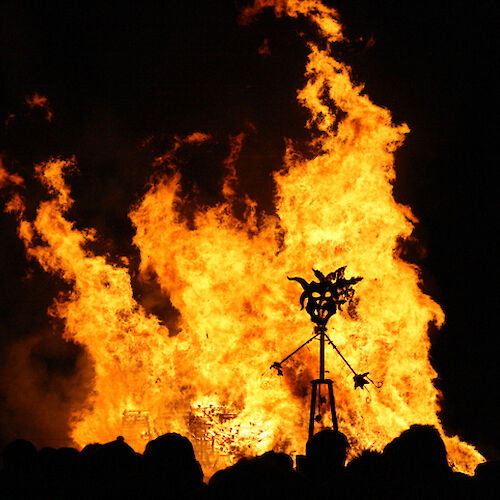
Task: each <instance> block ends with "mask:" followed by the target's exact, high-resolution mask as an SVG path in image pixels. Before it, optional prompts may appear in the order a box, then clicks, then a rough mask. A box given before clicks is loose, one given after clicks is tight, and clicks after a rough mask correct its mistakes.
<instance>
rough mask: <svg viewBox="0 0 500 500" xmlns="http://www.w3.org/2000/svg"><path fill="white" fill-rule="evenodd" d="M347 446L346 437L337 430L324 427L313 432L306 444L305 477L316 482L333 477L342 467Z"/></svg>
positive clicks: (322, 481)
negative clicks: (315, 432)
mask: <svg viewBox="0 0 500 500" xmlns="http://www.w3.org/2000/svg"><path fill="white" fill-rule="evenodd" d="M348 448H349V443H348V441H347V438H346V437H345V435H344V434H342V433H341V432H339V431H336V430H333V429H324V430H322V431H320V432H318V433H317V434H315V435H314V436H313V437H312V438H311V439H309V441H307V444H306V460H305V464H304V465H305V467H304V471H303V472H304V473H305V475H306V477H308V478H309V479H310V480H313V481H315V482H318V484H319V483H324V482H325V481H329V480H331V479H333V478H334V477H335V476H337V475H338V474H340V473H341V472H342V471H343V469H344V464H345V459H346V457H347V450H348Z"/></svg>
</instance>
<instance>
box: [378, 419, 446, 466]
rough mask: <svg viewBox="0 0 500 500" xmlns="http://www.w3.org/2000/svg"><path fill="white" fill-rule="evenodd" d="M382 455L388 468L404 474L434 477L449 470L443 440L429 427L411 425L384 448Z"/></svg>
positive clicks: (435, 430)
mask: <svg viewBox="0 0 500 500" xmlns="http://www.w3.org/2000/svg"><path fill="white" fill-rule="evenodd" d="M383 455H384V458H385V460H386V461H387V462H388V465H390V467H392V468H394V469H395V470H398V471H399V472H401V473H404V474H412V475H413V474H414V473H415V472H416V471H419V474H421V475H428V474H431V475H436V474H442V473H445V472H447V471H449V470H450V469H449V466H448V460H447V458H446V448H445V446H444V443H443V440H442V439H441V436H440V435H439V432H438V431H437V429H436V428H435V427H433V426H431V425H412V426H411V427H410V428H409V429H408V430H406V431H404V432H403V433H402V434H401V435H400V436H398V437H397V438H396V439H394V440H393V441H391V442H390V443H389V444H388V445H387V446H386V447H385V449H384V452H383Z"/></svg>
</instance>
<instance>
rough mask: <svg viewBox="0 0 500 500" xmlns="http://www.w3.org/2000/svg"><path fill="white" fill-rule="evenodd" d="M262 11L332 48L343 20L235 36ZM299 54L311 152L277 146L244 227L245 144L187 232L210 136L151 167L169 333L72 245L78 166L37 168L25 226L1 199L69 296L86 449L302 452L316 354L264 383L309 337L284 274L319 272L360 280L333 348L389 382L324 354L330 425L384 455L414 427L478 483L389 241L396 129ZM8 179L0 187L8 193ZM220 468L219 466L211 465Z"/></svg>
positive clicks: (394, 235)
mask: <svg viewBox="0 0 500 500" xmlns="http://www.w3.org/2000/svg"><path fill="white" fill-rule="evenodd" d="M264 7H273V8H274V9H275V12H276V14H277V15H278V16H280V15H288V16H292V17H297V16H299V15H301V16H306V17H307V18H308V19H309V20H310V21H311V23H313V24H314V25H316V27H317V29H318V32H319V33H320V34H321V35H322V36H323V38H324V39H327V40H329V42H330V44H332V46H333V43H334V42H336V41H338V40H341V39H342V30H341V25H340V24H339V22H338V21H337V14H336V12H335V11H334V10H333V9H330V8H328V7H325V6H323V5H322V4H321V3H320V2H318V1H313V0H306V1H300V2H299V1H298V0H297V1H292V0H290V1H285V0H281V1H280V0H275V1H271V0H261V1H256V2H255V5H254V6H253V7H251V8H248V9H245V10H244V11H243V13H242V17H241V20H242V22H250V20H251V18H252V17H253V16H255V15H257V14H258V13H259V12H260V11H261V10H262V9H263V8H264ZM308 46H309V49H310V53H309V58H308V63H307V68H306V75H307V84H306V85H305V87H304V88H303V89H302V90H300V91H299V92H298V101H299V103H300V105H302V106H304V107H305V108H306V109H307V110H308V111H309V113H310V122H309V127H311V128H312V129H313V130H314V131H316V132H317V134H316V137H317V138H316V146H317V147H318V150H319V151H320V153H319V154H318V155H317V156H316V157H315V158H313V159H307V160H306V159H303V158H301V157H300V155H299V154H298V153H297V152H295V151H294V150H293V146H292V145H289V146H288V149H287V153H286V156H285V158H284V166H283V168H281V169H280V170H278V171H276V172H275V173H274V181H275V187H276V199H275V207H276V210H275V214H274V215H267V216H265V217H264V218H263V220H262V221H259V222H257V219H256V216H255V206H256V205H255V202H254V201H253V200H251V199H249V198H248V197H246V198H245V199H244V200H243V202H244V203H245V206H246V215H245V219H244V221H241V220H240V219H238V218H236V216H235V215H234V212H233V205H234V203H235V201H236V196H237V194H236V193H237V191H236V189H235V186H236V184H237V171H236V167H235V162H236V160H237V158H238V154H239V151H240V150H241V147H242V144H243V141H244V135H243V134H240V135H238V136H236V137H233V138H231V139H230V142H231V152H230V155H229V157H228V159H227V160H226V162H225V167H226V171H227V175H226V178H225V180H224V183H223V186H222V189H221V191H222V195H223V199H224V201H221V202H220V203H219V204H217V205H215V206H211V207H203V208H200V209H199V210H198V211H197V212H196V213H195V216H194V221H193V222H190V223H189V224H188V223H187V221H186V220H184V219H183V216H182V213H183V210H182V207H183V199H182V197H181V194H180V187H179V186H180V181H181V175H180V173H179V171H178V170H177V169H176V168H175V164H176V153H177V151H178V149H179V148H180V147H181V146H182V147H196V146H197V145H198V144H200V143H202V142H204V141H207V140H210V136H209V135H208V134H202V133H199V132H196V133H194V134H192V135H190V136H188V137H187V138H176V140H175V145H174V147H173V148H172V150H170V151H168V152H166V153H165V154H164V155H162V156H160V157H158V158H157V159H156V160H155V165H160V164H168V165H169V166H170V170H171V173H170V174H169V175H164V176H162V177H160V178H157V179H156V180H155V181H154V182H153V184H152V185H151V187H150V188H149V190H148V191H147V193H146V194H145V195H144V197H143V198H142V199H141V200H140V202H139V203H138V204H137V205H136V206H135V207H134V208H133V209H132V210H131V212H130V219H131V222H132V224H133V225H134V227H135V229H136V235H135V237H134V240H133V244H134V245H136V246H137V248H138V249H139V250H140V256H141V264H140V271H141V273H142V276H143V277H144V279H154V280H157V282H158V283H159V284H160V286H161V289H162V290H163V292H164V293H165V300H167V296H168V298H169V299H170V301H171V303H172V305H173V306H174V307H175V308H176V309H177V311H179V313H180V324H179V327H180V332H179V333H178V334H177V335H173V334H171V332H169V331H168V328H167V327H166V326H164V325H163V324H162V323H161V322H160V321H159V319H158V318H157V317H155V316H154V315H151V314H147V313H146V311H145V310H144V308H143V307H142V306H141V305H140V304H138V303H137V302H136V300H135V299H134V297H133V293H132V287H131V281H130V273H129V269H128V265H127V262H126V259H124V262H123V265H117V264H112V263H110V262H108V261H107V259H106V258H105V256H101V255H95V254H94V253H92V252H90V251H89V250H87V249H86V243H87V242H89V241H92V240H93V239H95V238H96V234H95V231H94V230H92V229H88V230H82V231H80V230H78V229H77V228H76V227H75V225H74V224H73V222H71V221H70V220H68V218H67V216H66V212H67V210H68V209H69V207H70V206H71V204H72V203H73V200H72V198H71V193H70V188H69V186H68V185H67V183H66V182H65V180H64V175H65V172H67V171H68V169H70V168H74V165H75V162H76V160H73V159H71V160H62V159H53V160H50V161H48V162H46V163H43V164H40V165H38V166H37V168H36V172H37V175H38V176H39V178H40V179H41V181H42V182H43V184H44V185H45V186H46V188H47V189H48V191H49V192H50V193H51V194H52V198H51V199H49V200H48V201H43V202H42V203H41V204H40V206H39V208H38V211H37V216H36V218H35V220H34V221H28V220H25V219H24V216H23V212H22V202H21V201H20V198H16V199H15V200H14V201H12V202H11V204H10V209H11V210H16V211H17V212H18V214H19V220H20V226H19V227H20V229H19V235H20V237H21V238H22V239H23V241H24V242H25V245H26V248H27V252H28V255H29V256H31V257H32V258H35V259H36V260H38V262H39V263H40V265H41V266H42V267H43V268H44V269H45V270H46V271H47V272H50V273H55V274H57V275H59V276H61V277H62V278H63V279H64V280H65V281H66V282H68V283H69V284H71V286H72V291H71V293H70V295H69V296H67V297H60V298H58V299H56V300H55V301H54V305H53V307H52V308H51V311H50V313H51V314H53V315H55V316H57V317H59V318H61V319H63V320H64V322H65V337H66V339H67V340H68V341H73V342H77V343H79V344H81V345H83V346H85V348H86V349H87V351H88V353H89V355H90V357H91V358H92V359H93V360H94V363H95V385H94V390H93V393H92V395H91V397H90V401H89V406H88V409H87V410H86V411H85V412H82V413H79V414H76V415H74V424H73V434H72V437H73V439H74V440H75V441H76V442H77V443H78V444H79V445H81V446H83V445H85V444H87V443H89V442H95V441H100V442H105V441H109V440H112V439H114V438H116V436H117V435H119V434H123V435H124V436H125V438H126V439H127V441H128V442H129V443H130V444H131V445H132V446H134V447H135V448H136V449H137V450H138V451H142V450H143V448H144V445H145V444H146V443H147V441H148V440H149V439H151V438H153V437H156V436H157V435H159V434H162V433H164V432H171V431H175V432H180V433H182V434H185V435H187V436H189V437H190V438H192V439H193V440H195V441H196V440H198V442H195V447H196V446H199V447H202V446H205V445H206V446H209V447H211V446H213V448H214V450H215V453H214V455H213V456H209V457H208V458H207V459H206V461H205V463H204V467H205V470H206V471H210V470H213V469H215V468H217V467H218V466H221V465H222V464H225V463H226V462H224V460H226V461H227V460H229V461H230V460H232V459H234V458H235V457H238V456H241V455H246V454H259V453H263V452H265V451H267V450H269V449H274V450H276V451H278V450H279V451H285V452H287V453H291V454H296V453H303V452H304V449H305V441H306V439H307V426H308V416H309V414H308V407H309V397H310V396H309V394H310V393H309V391H310V380H311V379H313V378H316V376H317V370H318V367H317V352H316V351H317V348H316V344H315V343H312V344H311V345H310V348H309V349H303V350H302V351H301V352H300V353H299V354H297V356H296V357H295V358H293V360H291V361H290V362H289V363H287V364H286V365H284V377H283V378H281V377H276V376H275V375H274V372H271V371H270V370H269V367H270V366H271V365H272V364H273V362H274V361H277V360H279V359H281V358H282V357H283V356H284V355H286V354H288V353H289V352H291V351H293V350H294V349H295V348H296V347H297V346H298V345H300V344H301V343H302V342H304V341H305V340H306V339H307V338H308V335H310V334H312V324H311V323H310V321H309V319H308V317H307V315H306V314H305V313H304V312H303V311H300V306H299V304H298V298H299V295H300V289H299V287H297V284H296V283H293V282H290V281H288V280H287V279H286V276H287V275H288V276H302V277H305V278H306V279H307V280H308V281H309V280H310V279H312V278H313V276H312V271H311V269H312V268H313V267H314V268H316V269H320V270H322V271H323V272H324V273H325V274H326V273H328V272H330V271H333V270H335V269H337V268H338V267H340V266H343V265H346V264H347V266H348V267H347V275H348V276H349V277H350V276H362V277H363V278H364V279H363V281H361V282H360V283H359V284H358V285H357V286H356V300H355V302H354V310H352V309H351V310H350V311H343V312H339V313H338V314H337V315H335V316H334V317H333V318H332V319H331V320H330V322H329V325H328V326H329V336H330V338H331V339H332V340H333V342H335V344H336V345H337V346H338V347H339V349H340V350H341V351H342V353H343V354H344V356H345V357H346V358H347V359H348V360H349V362H350V363H351V364H352V365H353V366H354V367H355V368H357V369H358V371H368V370H369V371H370V376H372V377H373V378H374V379H376V380H379V381H383V385H382V387H381V388H380V389H379V390H377V389H375V388H374V387H373V386H368V388H369V391H370V392H368V391H366V390H365V391H355V390H354V387H353V383H352V374H351V373H350V371H349V370H348V368H347V367H346V366H345V365H344V364H343V363H342V361H341V360H340V359H339V357H338V356H337V355H336V354H335V353H334V352H333V350H331V349H329V348H328V350H327V357H326V368H327V370H329V374H328V376H329V377H330V378H332V379H333V381H334V391H335V397H336V403H337V414H338V420H339V429H340V430H341V431H342V432H344V433H345V434H346V435H347V437H348V439H349V441H350V443H351V447H352V452H353V453H354V454H356V453H358V452H359V451H361V450H362V449H366V448H371V449H377V450H381V449H382V448H383V447H384V446H385V444H387V443H388V442H389V441H390V440H392V439H393V438H395V437H396V436H398V435H399V434H400V433H401V432H402V431H403V430H405V429H407V428H408V427H409V426H410V425H411V424H415V423H419V424H431V425H434V426H436V427H437V428H438V429H440V432H441V434H442V436H443V439H444V441H445V444H446V447H447V450H448V455H449V459H450V462H452V463H453V464H454V465H455V466H456V468H457V469H458V470H460V471H463V472H467V473H472V472H473V471H474V468H475V466H476V465H477V464H478V463H479V462H481V461H483V458H482V457H481V455H480V454H479V453H478V452H477V451H476V450H475V449H474V448H473V447H472V446H471V445H469V444H467V443H464V442H462V441H460V440H459V439H458V438H457V437H453V438H450V437H446V436H445V435H444V433H443V431H442V428H441V424H440V421H439V419H438V417H437V412H438V410H439V404H438V397H439V394H438V391H437V389H436V388H435V387H434V386H433V384H432V380H433V379H434V378H435V377H436V372H435V371H434V370H433V368H432V367H431V365H430V362H429V358H428V352H429V348H430V341H429V338H428V334H427V330H428V325H429V323H434V324H436V325H437V326H439V325H441V324H442V323H443V322H444V314H443V311H442V310H441V308H440V306H439V305H438V304H437V303H436V302H434V301H433V300H432V298H431V297H429V296H428V295H426V294H424V293H423V292H422V291H421V289H420V287H419V284H420V275H419V269H418V268H417V267H416V266H414V265H412V264H409V263H407V262H404V261H403V260H401V259H400V258H399V257H398V241H400V240H401V239H405V238H408V237H410V235H411V234H412V231H413V227H414V224H415V223H416V222H417V220H416V218H415V216H414V215H413V214H412V212H411V209H410V208H409V207H407V206H403V205H401V204H398V203H396V202H395V200H394V197H393V193H392V181H393V180H394V178H395V170H394V156H393V155H394V152H395V150H396V149H397V148H398V147H399V146H400V145H401V144H402V142H403V140H404V137H405V135H406V134H407V133H408V132H409V128H408V127H407V125H406V124H402V125H395V124H393V123H392V119H391V114H390V112H389V111H388V110H387V109H384V108H381V107H378V106H376V105H374V104H373V103H372V102H371V101H370V99H369V97H368V96H367V95H365V94H364V93H363V88H362V86H359V85H355V84H354V83H353V82H352V79H351V76H350V68H349V67H347V66H346V65H344V64H343V63H341V62H340V61H337V60H336V59H335V58H334V56H333V55H332V52H331V50H330V48H326V49H323V48H320V47H319V46H317V45H315V44H314V43H313V42H309V45H308ZM329 102H333V103H335V106H336V108H337V109H332V108H331V107H330V105H329V104H328V103H329ZM338 110H340V111H341V112H342V113H337V111H338ZM3 171H4V169H3V168H0V176H2V175H3V177H0V182H6V179H8V177H7V174H2V172H3ZM2 179H5V180H4V181H2ZM240 203H241V201H240ZM34 235H37V238H34ZM346 309H347V308H346ZM193 426H194V427H196V429H194V427H193ZM193 429H194V430H193ZM200 429H201V430H200ZM207 443H208V444H207ZM218 455H221V456H223V457H226V458H223V459H219V462H217V460H218V458H217V457H218Z"/></svg>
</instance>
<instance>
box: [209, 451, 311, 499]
mask: <svg viewBox="0 0 500 500" xmlns="http://www.w3.org/2000/svg"><path fill="white" fill-rule="evenodd" d="M208 485H209V486H208V495H207V496H208V498H211V499H212V498H213V499H217V500H234V499H238V500H247V499H251V500H255V499H258V498H263V499H264V498H265V499H276V498H286V499H289V500H293V499H295V498H300V499H303V498H304V497H305V494H304V493H305V492H304V491H303V489H302V482H301V478H300V477H299V476H298V474H297V473H296V472H295V471H294V470H293V460H292V458H291V457H290V456H289V455H286V454H285V453H276V452H274V451H268V452H266V453H264V454H263V455H260V456H257V457H253V458H241V459H240V460H238V462H237V463H236V464H234V465H232V466H230V467H228V468H227V469H224V470H219V471H217V472H216V473H215V474H214V475H213V476H212V477H211V478H210V481H209V483H208Z"/></svg>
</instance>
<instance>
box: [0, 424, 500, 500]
mask: <svg viewBox="0 0 500 500" xmlns="http://www.w3.org/2000/svg"><path fill="white" fill-rule="evenodd" d="M348 448H349V445H348V441H347V439H346V437H345V436H344V434H342V433H340V432H337V431H334V430H323V431H320V432H318V433H317V434H316V435H314V436H313V437H312V438H311V439H310V440H309V441H308V442H307V446H306V454H305V455H299V456H298V457H297V466H296V467H295V468H294V464H293V460H292V458H291V457H290V456H289V455H287V454H285V453H276V452H274V451H269V452H267V453H264V454H263V455H260V456H258V457H254V458H242V459H240V460H239V461H238V462H237V463H236V464H234V465H232V466H230V467H228V468H226V469H223V470H219V471H218V472H216V473H215V474H214V475H213V476H212V477H211V478H210V480H209V481H208V482H207V483H205V482H204V481H203V471H202V468H201V466H200V464H199V462H198V461H197V460H196V457H195V454H194V451H193V446H192V444H191V442H190V441H189V440H188V439H187V438H185V437H183V436H180V435H179V434H175V433H169V434H165V435H163V436H160V437H158V438H157V439H154V440H153V441H150V442H149V443H148V445H147V446H146V449H145V451H144V453H143V454H142V455H141V454H139V453H136V452H135V451H134V450H133V449H132V448H131V447H130V446H129V445H128V444H126V443H125V441H124V439H123V438H122V437H118V438H117V439H116V441H112V442H110V443H106V444H89V445H88V446H86V447H85V448H84V449H83V450H82V451H80V452H79V451H77V450H76V449H74V448H60V449H54V448H43V449H41V450H39V451H37V450H36V448H35V446H34V445H33V444H32V443H30V442H29V441H25V440H22V439H18V440H16V441H13V442H11V443H10V444H8V445H7V446H6V447H5V448H4V450H3V454H2V459H3V468H2V470H1V471H0V498H1V499H16V500H17V499H25V498H26V499H39V498H40V499H45V498H47V499H54V500H57V499H77V500H80V499H82V500H87V499H106V500H112V499H120V500H128V499H134V500H135V499H144V500H149V499H165V500H167V499H186V500H216V499H217V500H218V499H220V500H239V499H244V500H245V499H255V500H257V499H269V500H271V499H272V500H280V499H283V500H285V499H286V500H294V499H304V500H308V499H311V500H312V499H317V498H321V499H378V498H383V499H386V498H388V499H407V498H408V499H417V498H418V499H426V500H427V499H448V498H449V499H456V498H458V499H460V498H466V499H468V498H478V499H488V498H494V499H499V498H500V488H499V486H500V462H486V463H483V464H480V465H479V466H478V467H477V468H476V471H475V475H474V476H473V477H471V476H467V475H465V474H461V473H458V472H454V471H453V470H452V469H451V468H450V467H449V465H448V462H447V458H446V450H445V447H444V444H443V441H442V440H441V437H440V436H439V433H438V432H437V430H436V429H435V428H433V427H431V426H420V425H414V426H412V427H410V429H408V430H407V431H405V432H403V433H402V434H401V435H400V436H399V437H397V438H396V439H394V440H393V441H392V442H391V443H389V444H388V445H387V446H386V447H385V449H384V451H383V452H382V453H378V452H375V451H365V452H363V453H362V454H361V455H360V456H358V457H356V458H355V459H353V460H352V461H351V462H350V463H349V464H347V466H346V465H345V461H346V456H347V452H348Z"/></svg>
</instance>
